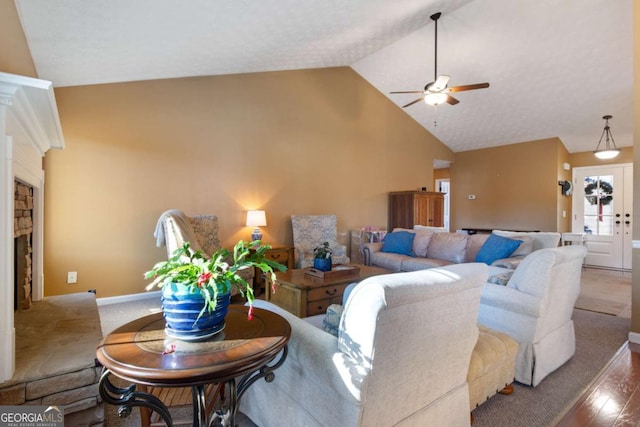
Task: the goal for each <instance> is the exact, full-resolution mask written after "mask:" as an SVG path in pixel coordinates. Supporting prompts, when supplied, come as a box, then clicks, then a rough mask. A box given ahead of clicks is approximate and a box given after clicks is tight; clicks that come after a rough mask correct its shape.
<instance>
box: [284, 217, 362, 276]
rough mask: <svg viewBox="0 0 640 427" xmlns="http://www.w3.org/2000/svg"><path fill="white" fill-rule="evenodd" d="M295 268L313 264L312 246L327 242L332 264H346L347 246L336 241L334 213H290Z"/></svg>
mask: <svg viewBox="0 0 640 427" xmlns="http://www.w3.org/2000/svg"><path fill="white" fill-rule="evenodd" d="M291 228H292V231H293V247H294V249H295V254H296V256H295V258H296V268H305V267H312V266H313V248H316V247H318V246H322V244H323V243H324V242H329V247H330V248H331V250H332V251H333V255H332V256H331V258H332V260H333V264H348V263H349V261H350V260H349V257H348V256H347V247H346V246H345V245H341V244H339V243H338V219H337V218H336V216H335V215H291Z"/></svg>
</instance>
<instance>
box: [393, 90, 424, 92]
mask: <svg viewBox="0 0 640 427" xmlns="http://www.w3.org/2000/svg"><path fill="white" fill-rule="evenodd" d="M389 93H424V91H422V90H408V91H400V92H389Z"/></svg>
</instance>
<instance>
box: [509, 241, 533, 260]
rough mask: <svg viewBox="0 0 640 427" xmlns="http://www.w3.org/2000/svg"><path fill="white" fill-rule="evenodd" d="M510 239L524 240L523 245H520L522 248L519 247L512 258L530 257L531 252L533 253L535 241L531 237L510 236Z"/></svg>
mask: <svg viewBox="0 0 640 427" xmlns="http://www.w3.org/2000/svg"><path fill="white" fill-rule="evenodd" d="M505 237H507V236H505ZM508 237H509V238H510V239H514V240H522V243H521V244H520V246H518V249H516V250H515V251H514V252H513V253H512V254H511V256H523V255H529V254H530V253H531V252H533V239H532V238H531V237H529V236H508Z"/></svg>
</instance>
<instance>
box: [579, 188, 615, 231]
mask: <svg viewBox="0 0 640 427" xmlns="http://www.w3.org/2000/svg"><path fill="white" fill-rule="evenodd" d="M584 199H585V200H584V232H585V233H587V234H592V235H596V236H611V235H613V225H614V217H613V176H612V175H593V176H587V177H585V178H584Z"/></svg>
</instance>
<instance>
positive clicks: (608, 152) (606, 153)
mask: <svg viewBox="0 0 640 427" xmlns="http://www.w3.org/2000/svg"><path fill="white" fill-rule="evenodd" d="M612 117H613V116H612V115H606V116H602V118H603V119H604V121H605V122H604V129H603V130H602V135H600V140H599V141H598V145H597V146H596V149H595V151H594V152H593V154H595V156H596V157H597V158H599V159H601V160H607V159H613V158H614V157H616V156H617V155H618V154H620V149H619V148H618V147H616V142H615V141H614V140H613V135H612V134H611V128H610V127H609V119H610V118H612ZM602 138H604V139H605V145H604V147H602V148H600V144H601V143H602Z"/></svg>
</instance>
